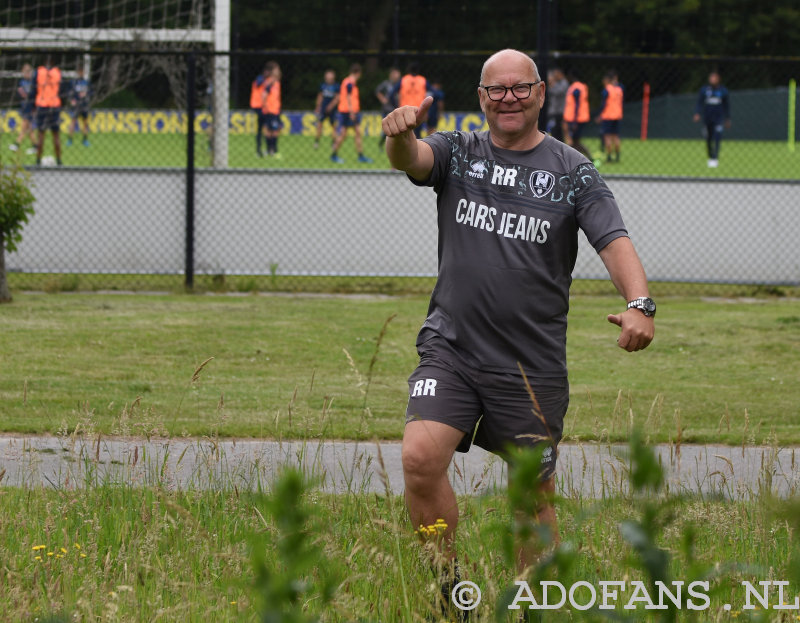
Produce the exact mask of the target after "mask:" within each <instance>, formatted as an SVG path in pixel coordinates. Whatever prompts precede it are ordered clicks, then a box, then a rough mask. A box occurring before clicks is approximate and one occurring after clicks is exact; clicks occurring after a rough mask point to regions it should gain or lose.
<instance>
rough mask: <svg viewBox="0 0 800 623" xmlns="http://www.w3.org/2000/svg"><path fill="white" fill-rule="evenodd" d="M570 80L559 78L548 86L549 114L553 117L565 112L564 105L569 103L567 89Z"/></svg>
mask: <svg viewBox="0 0 800 623" xmlns="http://www.w3.org/2000/svg"><path fill="white" fill-rule="evenodd" d="M568 90H569V82H567V81H566V80H563V79H562V80H559V81H558V82H556V83H555V84H554V85H552V86H548V88H547V114H548V115H549V116H551V117H554V116H556V115H563V114H564V106H565V104H566V103H567V91H568Z"/></svg>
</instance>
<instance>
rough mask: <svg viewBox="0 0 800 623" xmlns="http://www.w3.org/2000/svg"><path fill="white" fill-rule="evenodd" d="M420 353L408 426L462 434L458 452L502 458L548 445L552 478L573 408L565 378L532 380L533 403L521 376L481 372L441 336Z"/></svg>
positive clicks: (545, 472)
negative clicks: (426, 424) (423, 424)
mask: <svg viewBox="0 0 800 623" xmlns="http://www.w3.org/2000/svg"><path fill="white" fill-rule="evenodd" d="M418 350H419V354H420V362H419V366H418V367H417V369H416V370H415V371H414V372H413V374H412V375H411V376H410V377H409V379H408V407H407V408H406V423H408V422H411V421H415V420H431V421H435V422H442V423H443V424H447V425H449V426H452V427H453V428H455V429H457V430H460V431H463V432H464V438H463V439H462V441H461V443H460V444H459V446H458V448H456V450H457V451H458V452H467V451H468V450H469V448H470V446H471V444H473V443H474V444H475V445H477V446H480V447H481V448H483V449H485V450H488V451H489V452H493V453H495V454H499V455H500V456H503V454H504V452H505V451H506V450H508V449H509V448H510V447H512V446H517V447H519V446H534V445H537V444H540V443H544V444H547V445H549V446H550V447H551V448H552V450H551V451H548V450H547V449H545V452H544V456H543V458H542V476H543V478H549V477H550V476H552V475H553V473H554V472H555V467H556V458H557V452H556V447H557V445H558V442H559V441H560V440H561V435H562V433H563V430H564V416H565V415H566V413H567V407H568V406H569V383H568V381H567V379H566V377H561V378H531V377H529V378H528V382H529V383H530V386H531V389H532V391H533V394H534V397H535V402H534V400H532V399H531V396H530V394H529V393H528V390H527V388H526V387H525V381H524V379H523V378H522V376H521V375H519V374H505V373H498V372H485V371H481V370H478V369H476V368H475V367H473V366H471V365H469V364H468V363H467V362H465V361H464V360H463V359H462V358H461V357H459V355H458V354H457V353H456V352H455V351H453V349H452V348H451V347H450V346H449V345H448V344H447V342H446V341H445V340H443V339H441V338H434V339H432V340H429V341H427V342H425V343H424V344H422V345H421V346H420V347H419V349H418ZM537 406H538V409H537Z"/></svg>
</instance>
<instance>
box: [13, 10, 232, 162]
mask: <svg viewBox="0 0 800 623" xmlns="http://www.w3.org/2000/svg"><path fill="white" fill-rule="evenodd" d="M228 20H229V3H228V1H227V0H94V1H93V2H82V1H81V0H7V1H6V2H5V3H3V4H2V5H0V92H2V101H0V106H2V107H4V108H14V107H16V106H17V105H18V104H19V95H18V93H17V87H18V85H19V81H20V80H21V79H23V67H24V66H25V65H26V64H28V65H31V66H33V67H34V68H35V67H37V66H38V65H42V64H43V63H45V61H46V60H47V59H48V58H49V59H50V61H51V62H52V63H53V64H54V65H56V66H58V67H59V68H60V69H61V72H62V76H63V79H64V80H70V79H72V78H74V77H76V76H77V72H78V70H79V69H82V70H83V72H84V76H85V77H87V78H88V79H89V82H90V84H91V100H90V101H91V102H98V101H102V100H104V99H106V98H107V97H108V96H109V95H112V94H113V93H115V92H118V91H121V90H123V89H126V88H127V87H129V86H131V85H132V84H135V83H138V82H140V81H142V80H146V79H147V78H148V77H149V76H154V75H157V74H162V75H163V76H165V77H166V79H167V81H168V82H169V85H170V92H171V95H172V96H173V98H174V100H175V105H176V106H177V107H179V108H182V109H185V107H186V104H187V101H188V94H187V92H186V84H187V80H186V74H187V63H186V60H185V53H186V52H188V51H191V50H203V51H224V52H227V51H228V37H229V31H228V30H229V29H228ZM90 51H91V53H90ZM173 52H174V54H173ZM228 66H229V60H228V58H227V57H220V56H214V55H198V57H197V63H196V71H197V76H196V82H195V84H196V89H197V92H196V93H195V96H196V101H197V102H198V103H199V102H201V101H202V98H203V97H204V96H205V95H206V92H207V90H209V89H208V87H209V85H211V84H212V83H219V87H220V88H215V89H214V104H215V105H214V106H213V110H214V113H215V125H216V123H217V118H220V119H227V95H228V87H227V85H228ZM216 113H219V114H216ZM214 134H215V135H216V134H220V135H223V134H224V135H227V132H215V133H214ZM220 138H222V137H220ZM215 147H216V145H215ZM225 148H227V144H226V145H225ZM223 166H224V165H223Z"/></svg>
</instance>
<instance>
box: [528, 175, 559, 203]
mask: <svg viewBox="0 0 800 623" xmlns="http://www.w3.org/2000/svg"><path fill="white" fill-rule="evenodd" d="M555 183H556V178H555V176H554V175H553V174H552V173H550V172H549V171H533V172H532V173H531V176H530V179H529V180H528V184H529V186H530V189H531V192H532V193H533V194H534V195H535V196H537V197H539V199H541V198H542V197H544V196H545V195H546V194H547V193H549V192H550V191H551V190H553V186H555Z"/></svg>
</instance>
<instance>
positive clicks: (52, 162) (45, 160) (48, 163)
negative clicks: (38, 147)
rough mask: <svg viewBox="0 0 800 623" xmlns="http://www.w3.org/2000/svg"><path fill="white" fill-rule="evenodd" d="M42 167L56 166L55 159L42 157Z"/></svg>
mask: <svg viewBox="0 0 800 623" xmlns="http://www.w3.org/2000/svg"><path fill="white" fill-rule="evenodd" d="M42 166H43V167H54V166H56V159H55V158H53V156H44V157H43V158H42Z"/></svg>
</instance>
